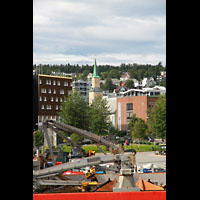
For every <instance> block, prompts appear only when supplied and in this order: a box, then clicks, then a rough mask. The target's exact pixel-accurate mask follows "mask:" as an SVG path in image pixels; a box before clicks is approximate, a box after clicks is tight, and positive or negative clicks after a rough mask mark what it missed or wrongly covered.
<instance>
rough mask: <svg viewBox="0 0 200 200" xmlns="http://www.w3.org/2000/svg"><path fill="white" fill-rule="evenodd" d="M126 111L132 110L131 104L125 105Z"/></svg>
mask: <svg viewBox="0 0 200 200" xmlns="http://www.w3.org/2000/svg"><path fill="white" fill-rule="evenodd" d="M126 110H127V111H129V110H133V104H132V103H127V104H126Z"/></svg>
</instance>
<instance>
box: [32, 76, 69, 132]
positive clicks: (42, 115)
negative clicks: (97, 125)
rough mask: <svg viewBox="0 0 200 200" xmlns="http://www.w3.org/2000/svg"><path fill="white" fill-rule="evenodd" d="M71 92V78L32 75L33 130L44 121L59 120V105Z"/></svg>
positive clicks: (60, 107) (60, 108)
mask: <svg viewBox="0 0 200 200" xmlns="http://www.w3.org/2000/svg"><path fill="white" fill-rule="evenodd" d="M71 92H72V78H68V77H60V76H49V75H43V74H39V75H37V74H36V75H33V110H34V112H33V115H34V116H33V128H34V129H35V130H36V129H38V127H37V125H38V124H39V125H42V122H43V121H44V120H46V119H54V120H59V115H58V112H60V111H61V110H62V106H61V103H62V102H63V101H64V98H65V97H66V96H68V95H69V94H70V93H71Z"/></svg>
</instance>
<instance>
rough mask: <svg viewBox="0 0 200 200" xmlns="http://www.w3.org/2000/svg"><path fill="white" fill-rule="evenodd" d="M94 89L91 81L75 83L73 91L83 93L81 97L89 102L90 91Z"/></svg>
mask: <svg viewBox="0 0 200 200" xmlns="http://www.w3.org/2000/svg"><path fill="white" fill-rule="evenodd" d="M91 87H92V83H91V81H83V80H78V81H73V90H77V91H79V92H80V93H81V95H82V96H83V97H84V98H85V100H86V101H88V102H89V90H90V89H91Z"/></svg>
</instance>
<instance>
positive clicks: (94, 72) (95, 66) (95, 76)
mask: <svg viewBox="0 0 200 200" xmlns="http://www.w3.org/2000/svg"><path fill="white" fill-rule="evenodd" d="M92 77H93V78H99V76H98V73H97V64H96V58H95V61H94V70H93V76H92Z"/></svg>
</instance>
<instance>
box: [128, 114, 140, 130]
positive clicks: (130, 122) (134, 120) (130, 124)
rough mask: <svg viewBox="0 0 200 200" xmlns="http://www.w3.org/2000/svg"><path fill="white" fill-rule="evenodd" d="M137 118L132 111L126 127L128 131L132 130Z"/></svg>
mask: <svg viewBox="0 0 200 200" xmlns="http://www.w3.org/2000/svg"><path fill="white" fill-rule="evenodd" d="M137 119H138V118H137V117H136V114H135V113H133V114H132V116H131V120H130V121H129V123H128V127H129V130H130V132H132V131H133V129H134V125H135V122H136V121H137Z"/></svg>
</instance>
